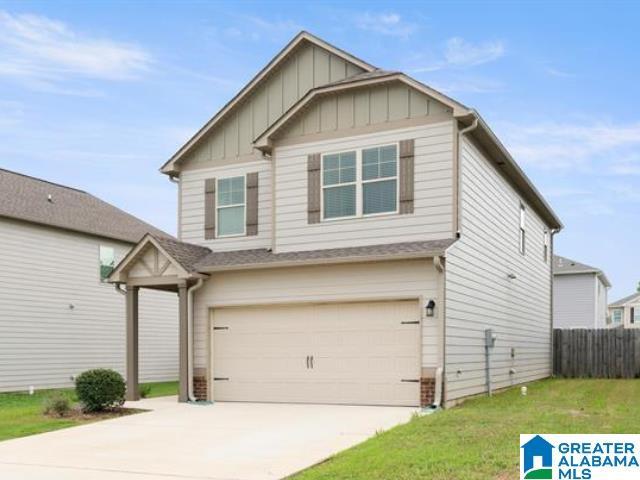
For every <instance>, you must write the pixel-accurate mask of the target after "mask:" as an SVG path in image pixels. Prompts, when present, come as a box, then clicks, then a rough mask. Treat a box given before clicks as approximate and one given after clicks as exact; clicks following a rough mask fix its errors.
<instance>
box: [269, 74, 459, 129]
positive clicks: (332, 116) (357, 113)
mask: <svg viewBox="0 0 640 480" xmlns="http://www.w3.org/2000/svg"><path fill="white" fill-rule="evenodd" d="M429 116H431V117H434V118H440V119H445V118H449V117H450V116H451V109H450V108H448V107H446V106H445V105H443V104H442V103H440V102H438V101H436V100H433V99H431V98H429V97H428V96H427V95H425V94H424V93H422V92H418V91H417V90H415V89H413V88H411V87H409V86H408V85H406V84H403V83H400V82H397V83H394V84H391V85H377V86H373V87H368V88H361V89H358V90H356V91H349V92H344V93H340V94H335V95H331V96H325V97H321V98H320V99H319V100H317V101H316V102H314V103H313V104H312V105H310V106H309V107H308V108H307V109H306V110H305V111H304V113H302V114H301V117H300V118H299V119H296V120H294V121H293V123H291V125H290V126H289V127H287V128H286V129H285V130H284V131H283V132H282V133H281V134H279V136H278V138H280V139H286V140H291V139H294V138H300V137H305V136H307V135H312V134H317V133H325V132H332V131H336V130H339V131H345V132H346V131H348V130H349V129H353V128H357V127H365V126H369V125H379V124H384V123H389V122H394V121H397V120H407V119H411V118H419V117H429Z"/></svg>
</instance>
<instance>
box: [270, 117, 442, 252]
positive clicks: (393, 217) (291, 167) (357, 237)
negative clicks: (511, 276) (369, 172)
mask: <svg viewBox="0 0 640 480" xmlns="http://www.w3.org/2000/svg"><path fill="white" fill-rule="evenodd" d="M405 139H415V197H414V207H415V208H414V213H413V214H410V215H399V214H389V215H381V216H375V217H368V218H353V219H341V220H333V221H322V222H320V223H317V224H312V225H309V224H308V223H307V156H308V155H309V154H313V153H328V152H340V151H349V150H353V149H362V148H367V147H370V146H378V145H385V144H389V143H396V142H399V141H400V140H405ZM272 161H274V162H275V168H276V171H277V172H278V174H277V176H276V182H275V183H276V187H275V189H276V195H275V202H276V235H275V246H276V247H275V248H276V251H277V252H287V251H300V250H315V249H321V248H339V247H353V246H361V245H371V244H381V243H395V242H411V241H421V240H435V239H443V238H451V237H452V236H453V231H452V230H453V122H452V121H446V122H442V123H437V124H432V125H421V126H418V127H411V128H403V129H397V130H389V131H384V132H379V133H376V134H366V135H359V136H354V137H346V138H339V139H332V140H324V141H322V142H313V143H305V144H300V145H295V146H287V147H284V146H283V147H277V148H276V150H275V153H274V156H273V160H272Z"/></svg>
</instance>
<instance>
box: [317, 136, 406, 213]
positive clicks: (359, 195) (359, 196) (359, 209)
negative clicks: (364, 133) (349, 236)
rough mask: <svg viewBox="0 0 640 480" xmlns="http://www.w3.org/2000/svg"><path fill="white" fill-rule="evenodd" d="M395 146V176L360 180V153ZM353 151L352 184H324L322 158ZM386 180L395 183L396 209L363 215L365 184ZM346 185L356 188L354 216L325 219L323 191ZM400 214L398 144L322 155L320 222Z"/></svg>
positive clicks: (322, 162) (382, 144)
mask: <svg viewBox="0 0 640 480" xmlns="http://www.w3.org/2000/svg"><path fill="white" fill-rule="evenodd" d="M391 145H395V147H396V174H395V176H393V177H384V178H373V179H370V180H363V179H362V152H363V150H369V149H371V148H381V147H389V146H391ZM353 151H355V153H356V179H355V181H354V182H347V183H338V184H335V185H326V186H325V184H324V157H325V156H328V155H336V154H341V153H349V152H353ZM386 180H395V181H396V209H395V210H394V211H389V212H379V213H364V212H363V209H364V200H363V188H362V186H363V185H364V184H365V183H375V182H384V181H386ZM348 185H355V186H356V213H355V215H344V216H342V217H331V218H326V217H325V216H324V191H325V189H327V188H335V187H345V186H348ZM398 213H400V142H390V143H381V144H379V145H367V146H366V147H361V148H356V149H355V150H354V149H346V150H345V149H343V150H335V151H330V152H326V153H323V154H322V156H321V161H320V218H321V220H322V222H334V221H340V220H348V219H354V218H369V217H384V216H388V215H397V214H398Z"/></svg>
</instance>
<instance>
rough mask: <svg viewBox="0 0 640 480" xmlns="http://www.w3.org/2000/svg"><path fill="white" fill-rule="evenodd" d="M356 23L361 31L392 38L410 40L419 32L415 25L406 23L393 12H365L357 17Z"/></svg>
mask: <svg viewBox="0 0 640 480" xmlns="http://www.w3.org/2000/svg"><path fill="white" fill-rule="evenodd" d="M355 22H356V26H357V27H358V28H359V29H361V30H366V31H370V32H374V33H379V34H381V35H387V36H391V37H400V38H408V37H409V36H410V35H411V34H412V33H414V32H415V31H416V30H417V26H416V25H415V24H413V23H410V22H406V21H404V20H403V18H402V16H401V15H400V14H398V13H393V12H388V13H371V12H364V13H361V14H358V15H356V18H355Z"/></svg>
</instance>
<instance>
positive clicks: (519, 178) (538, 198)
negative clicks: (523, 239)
mask: <svg viewBox="0 0 640 480" xmlns="http://www.w3.org/2000/svg"><path fill="white" fill-rule="evenodd" d="M469 116H471V117H472V118H473V119H474V123H475V121H476V120H477V121H478V127H479V128H475V130H476V131H477V132H478V135H484V137H485V139H486V140H487V141H488V143H489V144H490V146H491V147H493V148H494V149H495V153H497V154H498V155H499V156H500V157H501V159H502V162H500V161H499V162H498V165H499V166H504V168H503V169H501V170H503V171H504V173H505V174H506V175H507V177H509V178H511V179H512V180H513V181H514V182H515V183H516V186H517V188H518V189H519V190H523V191H524V193H526V194H527V195H526V196H527V197H530V198H529V201H530V202H531V204H532V206H533V207H534V208H535V209H536V210H537V211H538V213H539V214H541V216H542V217H543V218H544V220H545V221H546V222H547V224H548V225H549V227H550V228H552V229H554V230H556V233H557V232H559V231H560V230H562V229H563V228H564V225H563V224H562V222H561V221H560V218H558V216H557V215H556V214H555V212H554V211H553V209H552V208H551V206H550V205H549V204H548V203H547V201H546V200H545V199H544V197H543V196H542V194H541V193H540V192H539V191H538V189H537V188H536V187H535V186H534V185H533V183H532V182H531V180H529V177H527V175H526V174H525V173H524V171H523V170H522V169H521V168H520V166H519V165H518V164H517V163H516V161H515V160H514V158H513V157H512V156H511V154H510V153H509V151H508V150H507V149H506V147H505V146H504V145H503V144H502V142H501V141H500V139H499V138H498V137H497V136H496V134H495V133H494V132H493V130H491V127H489V125H488V124H487V122H485V121H484V119H483V118H482V116H481V115H480V114H479V113H478V112H477V111H476V110H473V109H471V110H469V112H468V113H467V114H464V115H460V116H457V117H456V118H458V119H464V118H465V117H469ZM476 138H477V139H478V140H479V141H481V142H482V138H478V137H476ZM485 143H487V142H485ZM488 153H490V154H491V153H492V152H490V151H489V152H488Z"/></svg>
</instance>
